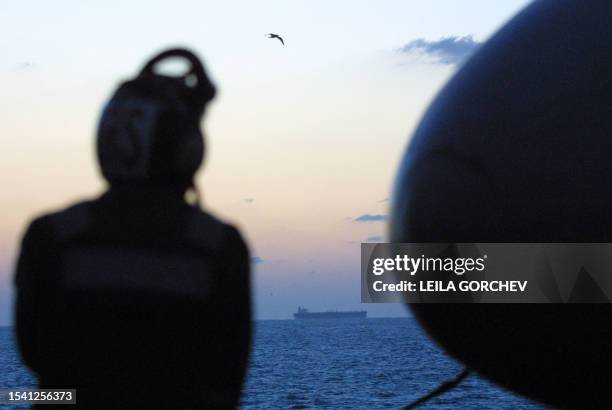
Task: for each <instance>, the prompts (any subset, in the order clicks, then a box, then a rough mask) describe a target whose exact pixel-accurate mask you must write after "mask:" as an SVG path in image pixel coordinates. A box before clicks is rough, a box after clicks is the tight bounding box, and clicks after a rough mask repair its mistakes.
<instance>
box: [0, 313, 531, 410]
mask: <svg viewBox="0 0 612 410" xmlns="http://www.w3.org/2000/svg"><path fill="white" fill-rule="evenodd" d="M254 330H255V341H254V345H253V350H252V355H251V364H250V368H249V372H248V378H247V382H246V385H245V390H244V397H243V399H242V408H244V409H310V408H321V409H384V408H391V409H394V408H395V409H399V408H402V407H403V406H405V405H406V404H408V403H409V402H411V401H412V400H414V399H416V398H418V397H420V396H421V395H423V394H425V393H427V392H429V391H431V390H433V389H434V388H436V387H437V386H438V385H439V384H440V383H441V382H443V381H446V380H447V379H450V378H453V377H454V376H456V375H457V374H458V373H459V372H460V371H461V366H460V365H458V364H457V363H456V362H454V361H453V360H452V359H450V358H449V357H448V356H446V355H445V354H444V353H443V352H442V351H441V350H440V349H439V348H438V347H437V346H436V345H434V344H433V343H432V342H431V341H429V340H428V339H427V337H426V336H425V335H424V334H423V332H422V330H421V329H420V327H419V326H418V324H417V323H416V322H415V321H414V320H413V319H409V318H402V319H355V320H353V319H351V320H312V321H311V320H308V321H298V320H278V321H277V320H270V321H257V322H255V326H254ZM0 369H2V370H1V373H0V389H1V388H27V387H34V379H33V378H32V376H31V375H30V374H29V373H28V371H27V369H26V368H25V367H24V366H23V365H22V364H21V362H20V360H19V356H18V354H17V352H16V349H15V343H14V339H13V331H12V329H11V328H7V327H5V328H0ZM422 408H423V409H538V408H542V407H540V406H538V405H536V404H534V403H531V402H529V401H527V400H525V399H522V398H520V397H517V396H514V395H512V394H510V393H508V392H506V391H504V390H502V389H500V388H498V387H496V386H494V385H492V384H490V383H488V382H486V381H484V380H482V379H480V378H478V377H477V376H470V377H469V378H468V379H466V380H465V381H464V382H463V383H462V384H460V385H459V386H458V387H456V388H455V389H454V390H452V391H450V392H448V393H446V394H444V395H443V396H441V397H438V398H435V399H433V400H432V401H431V402H430V403H428V404H427V405H425V406H423V407H422Z"/></svg>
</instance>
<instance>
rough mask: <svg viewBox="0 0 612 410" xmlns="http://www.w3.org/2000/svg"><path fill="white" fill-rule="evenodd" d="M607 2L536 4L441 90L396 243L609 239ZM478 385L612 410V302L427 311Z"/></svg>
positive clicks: (424, 315)
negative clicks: (487, 382) (484, 381)
mask: <svg viewBox="0 0 612 410" xmlns="http://www.w3.org/2000/svg"><path fill="white" fill-rule="evenodd" d="M610 21H612V3H610V2H607V1H593V2H588V4H585V3H582V2H575V1H565V0H555V1H537V2H534V3H533V4H532V5H530V6H529V7H527V9H525V10H524V11H523V12H522V13H520V14H519V15H518V16H517V17H516V18H514V19H513V20H512V21H510V23H508V24H507V25H506V26H505V27H503V28H502V29H501V30H500V31H499V32H498V33H497V34H496V35H494V36H493V37H492V38H491V40H489V41H488V42H487V43H486V44H485V45H484V46H483V47H482V48H481V50H480V51H479V52H477V53H476V54H475V55H474V57H473V58H472V59H470V60H469V61H468V62H467V63H466V64H465V65H464V66H463V67H462V69H461V70H460V71H459V73H458V74H457V75H456V76H455V77H454V78H453V79H452V80H451V81H450V83H449V84H448V85H447V86H446V87H445V88H444V90H443V91H442V92H441V93H440V95H439V96H438V97H437V99H436V100H435V101H434V103H433V104H432V106H431V107H430V109H429V111H428V112H427V114H426V115H425V117H424V118H423V120H422V122H421V124H420V126H419V128H418V129H417V131H416V133H415V135H414V139H413V140H412V142H411V144H410V147H409V149H408V152H407V154H406V156H405V158H404V160H403V163H402V165H401V169H400V173H399V178H398V180H397V185H396V191H395V195H394V200H393V211H392V221H391V237H392V239H393V241H396V242H445V243H449V242H467V243H470V242H587V243H588V242H612V212H611V207H612V189H611V186H610V184H611V181H612V162H611V160H610V159H611V158H612V115H611V114H610V113H611V111H612V52H611V49H610V44H612V25H611V24H610ZM411 309H412V311H413V312H414V313H415V315H416V317H417V318H418V319H419V320H420V322H421V323H422V324H423V325H424V327H425V328H426V330H427V331H428V333H429V334H430V335H431V337H432V338H433V339H435V340H436V341H437V342H439V343H440V344H441V345H442V346H443V347H444V348H445V349H446V350H447V351H448V352H449V353H450V354H451V355H452V356H454V357H455V358H457V359H458V360H460V361H461V362H463V363H465V364H466V365H467V366H468V367H469V368H471V369H473V370H475V371H477V372H478V373H480V374H481V375H483V376H485V377H487V378H489V379H491V380H493V381H495V382H496V383H498V384H500V385H502V386H505V387H506V388H509V389H511V390H513V391H515V392H518V393H520V394H523V395H525V396H527V397H530V398H533V399H536V400H540V401H542V402H545V403H549V404H553V405H555V406H559V407H562V408H610V407H611V406H612V389H611V388H610V386H611V385H610V383H611V382H610V380H612V306H611V305H610V304H538V305H524V304H488V305H484V304H420V305H416V304H415V305H412V306H411Z"/></svg>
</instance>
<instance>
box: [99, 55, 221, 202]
mask: <svg viewBox="0 0 612 410" xmlns="http://www.w3.org/2000/svg"><path fill="white" fill-rule="evenodd" d="M177 57H178V58H182V59H185V60H187V62H188V63H189V64H190V69H189V70H188V71H187V72H186V73H185V74H184V75H182V76H179V77H173V76H167V75H162V74H158V73H156V72H155V70H154V69H155V66H156V65H157V64H158V63H159V62H161V61H162V60H166V59H170V58H177ZM214 96H215V87H214V86H213V84H212V83H211V82H210V80H209V79H208V77H207V75H206V72H205V70H204V67H203V65H202V63H201V62H200V60H199V59H198V58H197V57H196V56H195V55H194V54H193V53H191V52H190V51H187V50H184V49H171V50H167V51H164V52H162V53H160V54H158V55H157V56H155V57H153V58H152V59H151V60H149V62H148V63H147V64H146V65H145V66H144V68H143V69H142V70H141V71H140V73H139V74H138V76H137V77H136V78H134V79H132V80H129V81H126V82H124V83H122V84H121V85H120V86H119V88H118V89H117V90H116V91H115V93H114V95H113V96H112V97H111V99H110V101H109V102H108V103H107V104H106V106H105V108H104V111H103V113H102V117H101V119H100V123H99V126H98V134H97V153H98V159H99V162H100V168H101V170H102V174H103V176H104V177H105V178H106V180H107V181H109V183H110V184H111V185H113V184H117V183H143V182H144V183H150V182H153V183H165V184H172V185H174V186H176V187H177V189H179V190H180V189H186V188H188V187H189V186H192V184H193V176H194V174H195V172H196V171H197V169H198V168H199V167H200V165H201V163H202V160H203V158H204V138H203V135H202V132H201V130H200V120H201V118H202V115H203V113H204V110H205V107H206V104H207V103H208V102H209V101H211V100H212V99H213V97H214Z"/></svg>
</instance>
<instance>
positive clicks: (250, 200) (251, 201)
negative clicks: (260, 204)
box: [242, 198, 255, 204]
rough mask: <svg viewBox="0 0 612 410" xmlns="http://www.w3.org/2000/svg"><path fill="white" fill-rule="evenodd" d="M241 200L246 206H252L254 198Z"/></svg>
mask: <svg viewBox="0 0 612 410" xmlns="http://www.w3.org/2000/svg"><path fill="white" fill-rule="evenodd" d="M242 200H243V201H244V202H246V203H247V204H252V203H253V202H255V198H242Z"/></svg>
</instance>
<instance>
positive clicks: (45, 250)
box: [16, 50, 250, 409]
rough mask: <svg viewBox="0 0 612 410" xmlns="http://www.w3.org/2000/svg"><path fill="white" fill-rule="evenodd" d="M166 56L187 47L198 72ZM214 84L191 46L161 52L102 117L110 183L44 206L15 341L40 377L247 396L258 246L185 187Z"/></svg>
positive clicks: (105, 399) (212, 403)
mask: <svg viewBox="0 0 612 410" xmlns="http://www.w3.org/2000/svg"><path fill="white" fill-rule="evenodd" d="M169 57H180V58H185V59H187V61H188V62H189V63H190V64H191V72H190V73H188V74H189V75H194V76H195V79H196V83H195V85H191V86H188V85H186V83H185V79H184V78H174V77H166V76H162V75H159V74H156V73H154V72H153V67H154V65H155V64H156V63H157V62H158V61H161V60H163V59H165V58H169ZM191 83H192V84H193V81H192V82H191ZM213 95H214V88H213V87H212V85H211V84H210V83H208V80H207V78H206V76H205V73H204V71H203V68H202V66H201V64H200V62H199V61H198V60H197V59H196V58H195V56H193V55H192V54H191V53H188V52H186V51H184V50H174V51H170V52H168V53H163V54H162V55H160V56H158V57H157V58H156V59H154V60H152V61H151V62H150V63H149V64H148V65H147V66H146V67H145V69H143V71H142V72H141V73H140V74H139V76H138V77H137V78H136V79H134V80H132V81H129V82H126V83H124V84H122V85H121V87H120V88H119V89H118V91H117V92H116V93H115V95H114V96H113V98H112V99H111V101H110V102H109V104H108V105H107V107H106V109H105V112H104V114H103V116H102V119H101V122H100V129H99V132H98V155H99V159H100V164H101V168H102V172H103V174H104V176H105V178H106V179H107V180H108V181H109V183H110V189H109V190H108V192H106V193H104V194H103V195H102V196H101V197H100V198H98V199H96V200H93V201H87V202H82V203H79V204H77V205H74V206H71V207H69V208H68V209H66V210H64V211H61V212H57V213H53V214H50V215H46V216H43V217H40V218H38V219H36V220H35V221H34V222H33V223H32V224H31V225H30V227H29V228H28V230H27V233H26V235H25V238H24V239H23V244H22V248H21V255H20V257H19V262H18V267H17V274H16V286H17V306H16V315H17V317H16V328H17V337H18V342H19V348H20V351H21V354H22V356H23V359H24V361H25V363H26V364H27V365H28V367H29V368H30V369H32V370H33V371H34V373H35V374H36V375H37V376H38V379H39V385H40V387H41V388H54V389H61V388H66V389H68V388H71V389H76V390H77V394H76V399H77V407H80V408H86V409H94V408H95V409H98V408H100V409H111V408H140V409H144V408H167V409H181V408H232V407H234V406H236V404H237V402H238V399H239V396H240V389H241V384H242V380H243V377H244V374H245V369H246V364H247V356H248V351H249V343H250V290H249V256H248V251H247V248H246V245H245V243H244V241H243V240H242V238H241V236H240V234H239V233H238V231H237V230H236V229H235V228H233V227H232V226H230V225H227V224H224V223H222V222H220V221H219V220H217V219H215V218H214V217H213V216H211V215H210V214H208V213H206V212H204V211H203V210H201V209H200V207H199V206H197V204H189V203H187V202H186V201H185V200H184V195H185V191H187V190H193V189H195V187H194V186H193V175H194V173H195V171H196V170H197V168H198V167H199V165H200V163H201V161H202V158H203V148H204V146H203V136H202V134H201V133H200V131H199V121H200V118H201V116H202V115H203V113H204V107H205V105H206V103H207V102H208V101H209V100H210V99H211V98H212V96H213ZM73 407H74V406H71V408H73ZM43 408H49V406H47V405H45V406H43Z"/></svg>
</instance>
